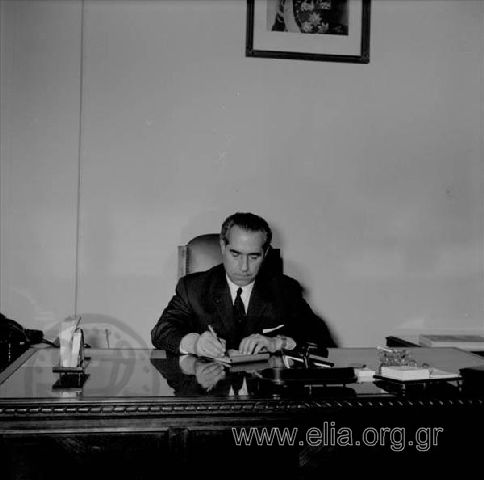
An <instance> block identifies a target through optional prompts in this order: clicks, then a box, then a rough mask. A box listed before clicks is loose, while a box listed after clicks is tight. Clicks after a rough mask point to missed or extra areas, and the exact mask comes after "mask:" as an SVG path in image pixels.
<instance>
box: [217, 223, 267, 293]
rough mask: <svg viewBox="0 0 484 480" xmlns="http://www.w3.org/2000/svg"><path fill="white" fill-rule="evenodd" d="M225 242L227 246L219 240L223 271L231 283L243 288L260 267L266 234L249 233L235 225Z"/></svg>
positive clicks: (252, 278) (253, 277) (251, 280)
mask: <svg viewBox="0 0 484 480" xmlns="http://www.w3.org/2000/svg"><path fill="white" fill-rule="evenodd" d="M227 240H228V243H227V244H225V243H224V242H223V240H220V247H221V248H222V259H223V263H224V267H225V271H226V272H227V275H228V276H229V278H230V280H232V282H234V283H235V284H236V285H238V286H239V287H244V286H245V285H248V284H249V283H251V282H253V281H254V279H255V277H256V275H257V273H258V272H259V268H260V266H261V265H262V260H264V251H263V250H262V246H263V245H264V242H265V240H266V234H265V233H264V232H250V231H247V230H244V229H242V228H240V227H238V226H236V225H235V226H233V227H232V228H231V229H230V230H229V232H228V235H227Z"/></svg>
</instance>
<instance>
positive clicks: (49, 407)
mask: <svg viewBox="0 0 484 480" xmlns="http://www.w3.org/2000/svg"><path fill="white" fill-rule="evenodd" d="M483 407H484V398H483V397H468V398H445V399H439V398H404V397H403V398H394V397H389V398H376V399H375V398H365V397H360V398H355V399H309V400H291V399H277V400H273V399H247V400H228V399H216V398H214V399H210V400H206V399H199V398H193V399H175V400H174V399H170V400H167V399H166V398H151V399H146V398H144V399H143V400H138V399H136V400H130V399H117V400H110V399H104V400H98V401H92V400H76V401H66V400H62V401H52V399H36V400H30V401H25V400H24V399H8V400H0V420H3V419H7V418H10V419H12V418H22V417H23V418H26V417H35V418H52V417H83V418H85V417H103V418H106V416H108V417H128V416H129V417H132V416H136V417H153V416H155V417H172V416H199V415H206V416H207V415H208V416H215V417H220V416H228V415H234V414H235V415H237V416H244V415H250V416H254V415H267V414H270V415H276V416H277V415H281V416H287V415H299V414H300V415H305V414H314V413H318V412H319V413H323V412H329V411H338V410H346V409H361V408H365V409H381V408H386V409H402V408H405V409H421V408H432V409H434V408H483Z"/></svg>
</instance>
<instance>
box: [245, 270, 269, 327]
mask: <svg viewBox="0 0 484 480" xmlns="http://www.w3.org/2000/svg"><path fill="white" fill-rule="evenodd" d="M269 303H270V292H269V290H268V289H267V288H266V286H265V283H264V282H261V281H258V280H257V279H256V281H255V285H254V288H253V289H252V294H251V296H250V301H249V308H248V310H247V316H248V317H250V318H257V319H260V318H261V317H262V316H263V314H264V311H265V310H266V308H267V307H268V305H269Z"/></svg>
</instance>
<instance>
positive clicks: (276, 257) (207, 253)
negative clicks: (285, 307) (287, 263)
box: [178, 233, 283, 278]
mask: <svg viewBox="0 0 484 480" xmlns="http://www.w3.org/2000/svg"><path fill="white" fill-rule="evenodd" d="M219 239H220V235H219V234H218V233H207V234H205V235H199V236H198V237H195V238H193V239H192V240H190V241H189V242H188V243H187V244H186V245H179V246H178V278H181V277H183V276H184V275H187V274H188V273H196V272H201V271H203V270H207V269H209V268H211V267H214V266H215V265H218V264H219V263H222V252H221V251H220V241H219ZM262 268H264V269H270V270H271V271H274V272H280V273H282V270H283V269H282V258H281V252H280V250H279V249H277V248H272V247H271V248H270V250H269V252H268V253H267V258H266V259H265V260H264V265H263V267H262Z"/></svg>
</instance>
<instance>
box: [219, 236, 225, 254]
mask: <svg viewBox="0 0 484 480" xmlns="http://www.w3.org/2000/svg"><path fill="white" fill-rule="evenodd" d="M219 244H220V251H221V252H222V253H224V250H225V241H224V240H223V239H222V238H221V239H220V240H219Z"/></svg>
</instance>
